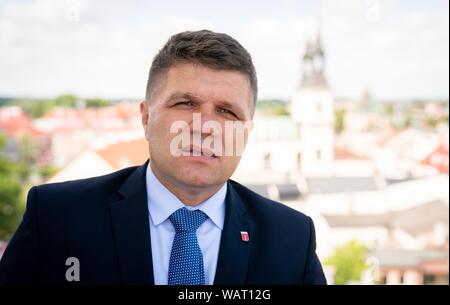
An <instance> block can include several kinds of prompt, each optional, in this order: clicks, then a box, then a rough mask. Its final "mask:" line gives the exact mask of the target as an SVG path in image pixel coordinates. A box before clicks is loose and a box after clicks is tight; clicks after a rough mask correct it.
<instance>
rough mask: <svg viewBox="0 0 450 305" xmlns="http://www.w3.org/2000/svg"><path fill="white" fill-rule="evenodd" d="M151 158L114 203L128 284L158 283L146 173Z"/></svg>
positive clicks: (119, 249) (116, 231)
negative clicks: (155, 275)
mask: <svg viewBox="0 0 450 305" xmlns="http://www.w3.org/2000/svg"><path fill="white" fill-rule="evenodd" d="M147 164H148V161H147V162H146V163H145V164H144V165H142V166H140V167H138V168H136V169H135V170H134V172H133V173H132V174H131V175H130V176H129V178H128V179H127V180H126V181H125V182H124V184H123V185H122V186H121V187H120V189H119V195H120V196H121V200H119V201H116V202H113V203H111V205H110V209H111V218H112V225H113V231H114V237H115V242H116V250H117V256H118V259H119V265H120V272H121V280H122V282H123V283H124V284H154V280H153V264H152V256H151V241H150V228H149V219H148V206H147V191H146V184H145V173H146V168H147Z"/></svg>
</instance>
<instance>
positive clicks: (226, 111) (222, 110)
mask: <svg viewBox="0 0 450 305" xmlns="http://www.w3.org/2000/svg"><path fill="white" fill-rule="evenodd" d="M217 112H219V113H229V114H231V115H235V114H234V113H233V112H231V111H230V110H228V109H225V108H219V109H218V110H217Z"/></svg>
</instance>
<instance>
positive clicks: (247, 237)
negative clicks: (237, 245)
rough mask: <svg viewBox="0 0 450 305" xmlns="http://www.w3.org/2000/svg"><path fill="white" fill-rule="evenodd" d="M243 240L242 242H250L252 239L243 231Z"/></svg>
mask: <svg viewBox="0 0 450 305" xmlns="http://www.w3.org/2000/svg"><path fill="white" fill-rule="evenodd" d="M241 239H242V241H250V237H249V236H248V232H247V231H241Z"/></svg>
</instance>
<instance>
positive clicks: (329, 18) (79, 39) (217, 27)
mask: <svg viewBox="0 0 450 305" xmlns="http://www.w3.org/2000/svg"><path fill="white" fill-rule="evenodd" d="M199 29H210V30H213V31H217V32H225V33H227V34H229V35H231V36H233V37H234V38H236V39H237V40H238V41H239V42H240V43H241V44H242V45H243V46H244V47H245V48H246V49H247V50H248V51H249V52H250V54H251V55H252V57H253V61H254V64H255V67H256V70H257V74H258V80H259V98H260V99H270V98H279V99H286V100H289V99H290V98H291V96H293V95H294V93H295V91H296V90H297V89H298V85H299V83H300V80H301V71H302V66H301V57H302V54H303V51H304V48H305V44H306V43H307V42H308V40H311V39H313V38H314V37H315V36H316V33H317V32H318V30H319V29H320V33H321V38H322V43H323V47H324V50H325V53H326V60H325V67H326V77H327V80H328V83H329V85H330V88H331V90H332V91H333V93H334V94H335V96H337V97H350V98H357V97H359V96H361V95H362V94H363V92H364V91H366V90H368V91H369V92H370V94H371V95H372V96H373V97H374V98H375V99H384V100H389V99H395V100H399V99H400V100H407V99H423V98H425V99H426V98H430V99H448V93H449V3H448V1H447V0H427V1H423V0H415V1H413V0H409V1H407V0H340V1H336V0H322V1H318V0H309V1H306V0H299V1H296V0H277V1H275V0H272V1H262V0H259V1H256V0H255V1H254V0H247V1H242V0H229V1H207V0H190V1H174V0H164V1H160V0H159V1H145V0H129V1H120V0H96V1H93V0H91V1H88V0H62V1H61V0H17V1H13V0H2V1H1V2H0V96H10V97H39V98H40V97H43V98H45V97H54V96H56V95H60V94H65V93H73V94H76V95H78V96H81V97H86V98H89V97H102V98H111V99H119V98H132V99H141V98H143V96H144V94H145V85H146V81H147V75H148V70H149V67H150V64H151V61H152V58H153V57H154V55H155V54H156V52H157V51H158V49H160V48H161V47H162V46H163V44H164V43H165V42H166V41H167V39H168V38H169V37H170V36H171V35H172V34H175V33H178V32H181V31H185V30H199Z"/></svg>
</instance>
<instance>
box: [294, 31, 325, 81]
mask: <svg viewBox="0 0 450 305" xmlns="http://www.w3.org/2000/svg"><path fill="white" fill-rule="evenodd" d="M320 34H321V33H320V29H318V30H317V36H316V39H315V40H313V41H309V42H308V43H307V44H306V49H305V54H304V55H303V60H302V66H303V78H302V82H301V85H300V86H301V87H327V82H326V80H325V76H324V62H325V53H324V51H323V48H322V41H321V35H320Z"/></svg>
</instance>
